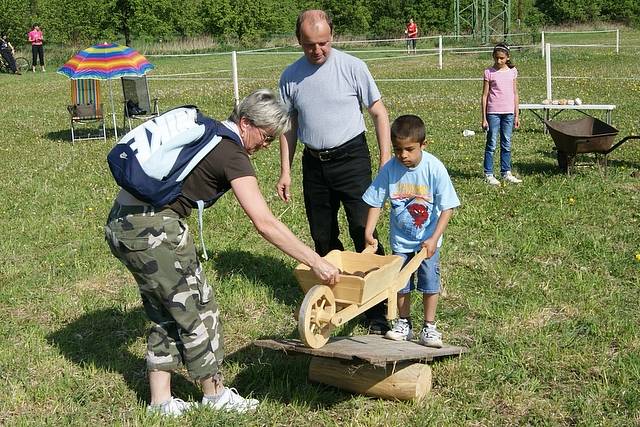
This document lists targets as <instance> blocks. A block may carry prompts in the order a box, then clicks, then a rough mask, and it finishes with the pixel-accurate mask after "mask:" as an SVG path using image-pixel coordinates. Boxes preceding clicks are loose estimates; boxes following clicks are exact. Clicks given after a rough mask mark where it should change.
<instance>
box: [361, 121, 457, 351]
mask: <svg viewBox="0 0 640 427" xmlns="http://www.w3.org/2000/svg"><path fill="white" fill-rule="evenodd" d="M425 133H426V131H425V126H424V122H423V121H422V119H420V117H417V116H413V115H405V116H400V117H398V118H397V119H396V120H394V122H393V124H392V125H391V141H392V143H393V152H394V158H392V159H391V160H390V161H389V162H387V164H385V165H384V167H383V168H382V169H381V170H380V173H379V174H378V176H377V177H376V179H375V180H374V181H373V183H372V184H371V186H370V187H369V188H368V189H367V191H366V192H365V193H364V195H363V196H362V199H363V200H364V201H365V202H366V203H367V204H368V205H369V206H370V208H369V215H368V217H367V225H366V228H365V240H366V242H367V244H368V245H377V244H378V242H377V240H376V239H375V238H374V237H373V230H374V229H375V227H376V224H377V222H378V219H379V218H380V211H381V209H382V206H383V204H384V202H385V200H387V199H388V200H389V202H390V204H391V208H390V211H391V213H390V220H391V227H390V241H391V249H392V250H393V253H394V255H399V256H401V257H403V258H404V259H405V260H404V264H406V263H407V262H409V260H410V259H411V258H413V256H414V255H415V254H416V253H417V252H418V251H420V250H421V249H422V248H426V251H427V258H426V259H425V260H424V261H423V262H422V263H421V264H420V267H419V268H418V270H417V271H416V274H414V275H413V276H412V277H411V279H409V282H408V283H407V285H406V287H404V288H403V289H401V290H400V291H399V292H398V312H399V318H398V319H397V320H395V321H394V322H393V328H392V329H391V330H390V331H389V332H387V334H386V335H385V337H386V338H389V339H392V340H396V341H401V340H410V339H411V338H412V337H413V325H412V323H411V298H410V295H409V293H410V292H411V290H412V289H415V287H416V284H415V283H414V280H413V279H414V277H415V276H416V275H417V288H418V291H420V292H421V293H422V305H423V309H424V326H423V328H422V331H421V332H420V343H421V344H423V345H426V346H428V347H442V334H441V333H440V331H438V329H437V328H436V324H435V318H436V306H437V304H438V294H439V293H440V262H439V259H440V245H441V244H442V235H443V233H444V230H445V229H446V228H447V224H448V223H449V218H451V215H452V213H453V208H455V207H457V206H460V200H458V196H457V195H456V191H455V189H454V188H453V184H452V183H451V178H449V173H448V172H447V169H446V168H445V167H444V165H443V164H442V162H441V161H440V160H438V159H437V158H436V157H435V156H433V155H432V154H429V153H427V152H426V151H422V149H423V148H424V146H425Z"/></svg>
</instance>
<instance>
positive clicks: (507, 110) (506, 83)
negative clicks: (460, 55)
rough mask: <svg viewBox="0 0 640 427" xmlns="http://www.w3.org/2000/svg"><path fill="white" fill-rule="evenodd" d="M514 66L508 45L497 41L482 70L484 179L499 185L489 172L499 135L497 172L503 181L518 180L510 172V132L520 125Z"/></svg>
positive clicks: (516, 72)
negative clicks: (489, 59) (490, 64)
mask: <svg viewBox="0 0 640 427" xmlns="http://www.w3.org/2000/svg"><path fill="white" fill-rule="evenodd" d="M517 77H518V70H517V69H516V67H515V66H514V65H513V64H512V63H511V60H510V51H509V47H507V45H505V44H504V43H499V44H497V45H496V47H494V48H493V67H491V68H487V69H486V70H484V83H483V87H482V102H481V110H482V128H483V129H485V130H487V144H486V146H485V149H484V176H485V179H486V181H487V183H489V184H491V185H500V181H498V180H497V179H496V177H495V176H494V175H493V152H494V151H495V150H496V144H497V142H498V135H500V173H501V175H502V178H504V180H505V181H507V182H510V183H513V184H518V183H520V182H522V180H521V179H518V178H516V177H515V176H513V174H512V173H511V133H512V132H513V128H514V127H515V128H516V129H517V128H519V127H520V118H519V116H518V115H519V111H518V104H519V102H520V100H519V98H518V85H517Z"/></svg>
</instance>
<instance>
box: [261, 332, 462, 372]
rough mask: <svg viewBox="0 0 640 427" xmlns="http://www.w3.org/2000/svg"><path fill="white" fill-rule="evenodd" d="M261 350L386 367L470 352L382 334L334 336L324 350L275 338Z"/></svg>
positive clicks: (262, 344)
mask: <svg viewBox="0 0 640 427" xmlns="http://www.w3.org/2000/svg"><path fill="white" fill-rule="evenodd" d="M254 344H255V345H256V346H258V347H263V348H269V349H272V350H279V351H284V352H285V353H288V352H292V353H302V354H309V355H311V356H320V357H331V358H337V359H344V360H360V361H365V362H368V363H371V364H372V365H386V364H387V363H393V362H404V361H420V362H430V361H432V360H433V359H437V358H441V357H446V356H459V355H460V354H462V353H466V352H467V351H468V349H467V348H466V347H457V346H453V345H447V344H445V345H444V346H443V347H442V348H430V347H425V346H423V345H420V344H418V343H417V342H414V341H393V340H388V339H385V338H384V337H382V336H380V335H357V336H352V337H332V338H330V339H329V342H328V343H327V344H325V345H324V346H323V347H321V348H309V347H305V346H304V344H302V342H301V341H300V340H296V339H284V338H283V339H275V340H257V341H255V342H254Z"/></svg>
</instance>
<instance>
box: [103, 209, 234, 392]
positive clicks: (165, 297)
mask: <svg viewBox="0 0 640 427" xmlns="http://www.w3.org/2000/svg"><path fill="white" fill-rule="evenodd" d="M105 237H106V240H107V242H108V244H109V247H110V248H111V252H112V253H113V255H115V256H116V257H117V258H118V259H119V260H120V261H121V262H122V263H123V264H124V265H125V266H126V267H127V269H129V271H130V272H131V274H133V277H134V278H135V280H136V282H137V283H138V288H139V290H140V295H141V297H142V303H143V306H144V310H145V312H146V314H147V316H148V317H149V319H150V320H151V322H153V326H152V328H151V331H150V332H149V336H148V339H147V355H146V360H147V368H148V369H150V370H160V371H172V370H175V369H176V368H177V367H178V366H179V364H180V363H182V364H184V365H185V366H186V367H187V369H188V371H189V374H190V375H191V377H192V378H193V379H195V380H199V379H203V378H208V377H211V376H213V375H216V374H217V373H218V369H219V365H220V363H221V362H222V358H223V354H224V353H223V348H222V328H221V326H220V319H219V315H220V312H219V311H218V306H217V304H216V302H215V299H214V297H213V292H212V289H211V287H210V286H209V285H208V284H207V280H206V277H205V276H204V273H203V271H202V266H201V265H200V262H199V261H198V258H197V255H196V248H195V246H194V243H193V238H192V237H191V235H190V234H189V231H188V228H187V225H186V223H184V222H183V220H182V219H180V218H179V217H178V215H177V214H176V213H175V212H173V211H172V210H170V209H165V210H162V211H159V212H154V211H153V209H152V208H151V207H144V206H122V205H120V204H119V203H118V202H116V203H115V204H114V206H113V208H112V209H111V212H110V214H109V219H108V220H107V225H106V226H105Z"/></svg>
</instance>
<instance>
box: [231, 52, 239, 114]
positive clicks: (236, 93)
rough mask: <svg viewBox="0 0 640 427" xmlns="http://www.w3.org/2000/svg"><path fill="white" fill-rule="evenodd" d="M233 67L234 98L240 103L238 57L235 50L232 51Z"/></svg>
mask: <svg viewBox="0 0 640 427" xmlns="http://www.w3.org/2000/svg"><path fill="white" fill-rule="evenodd" d="M231 69H232V70H233V99H234V100H235V103H236V105H238V104H239V103H240V93H239V90H238V57H237V54H236V51H235V50H234V51H233V52H231Z"/></svg>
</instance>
